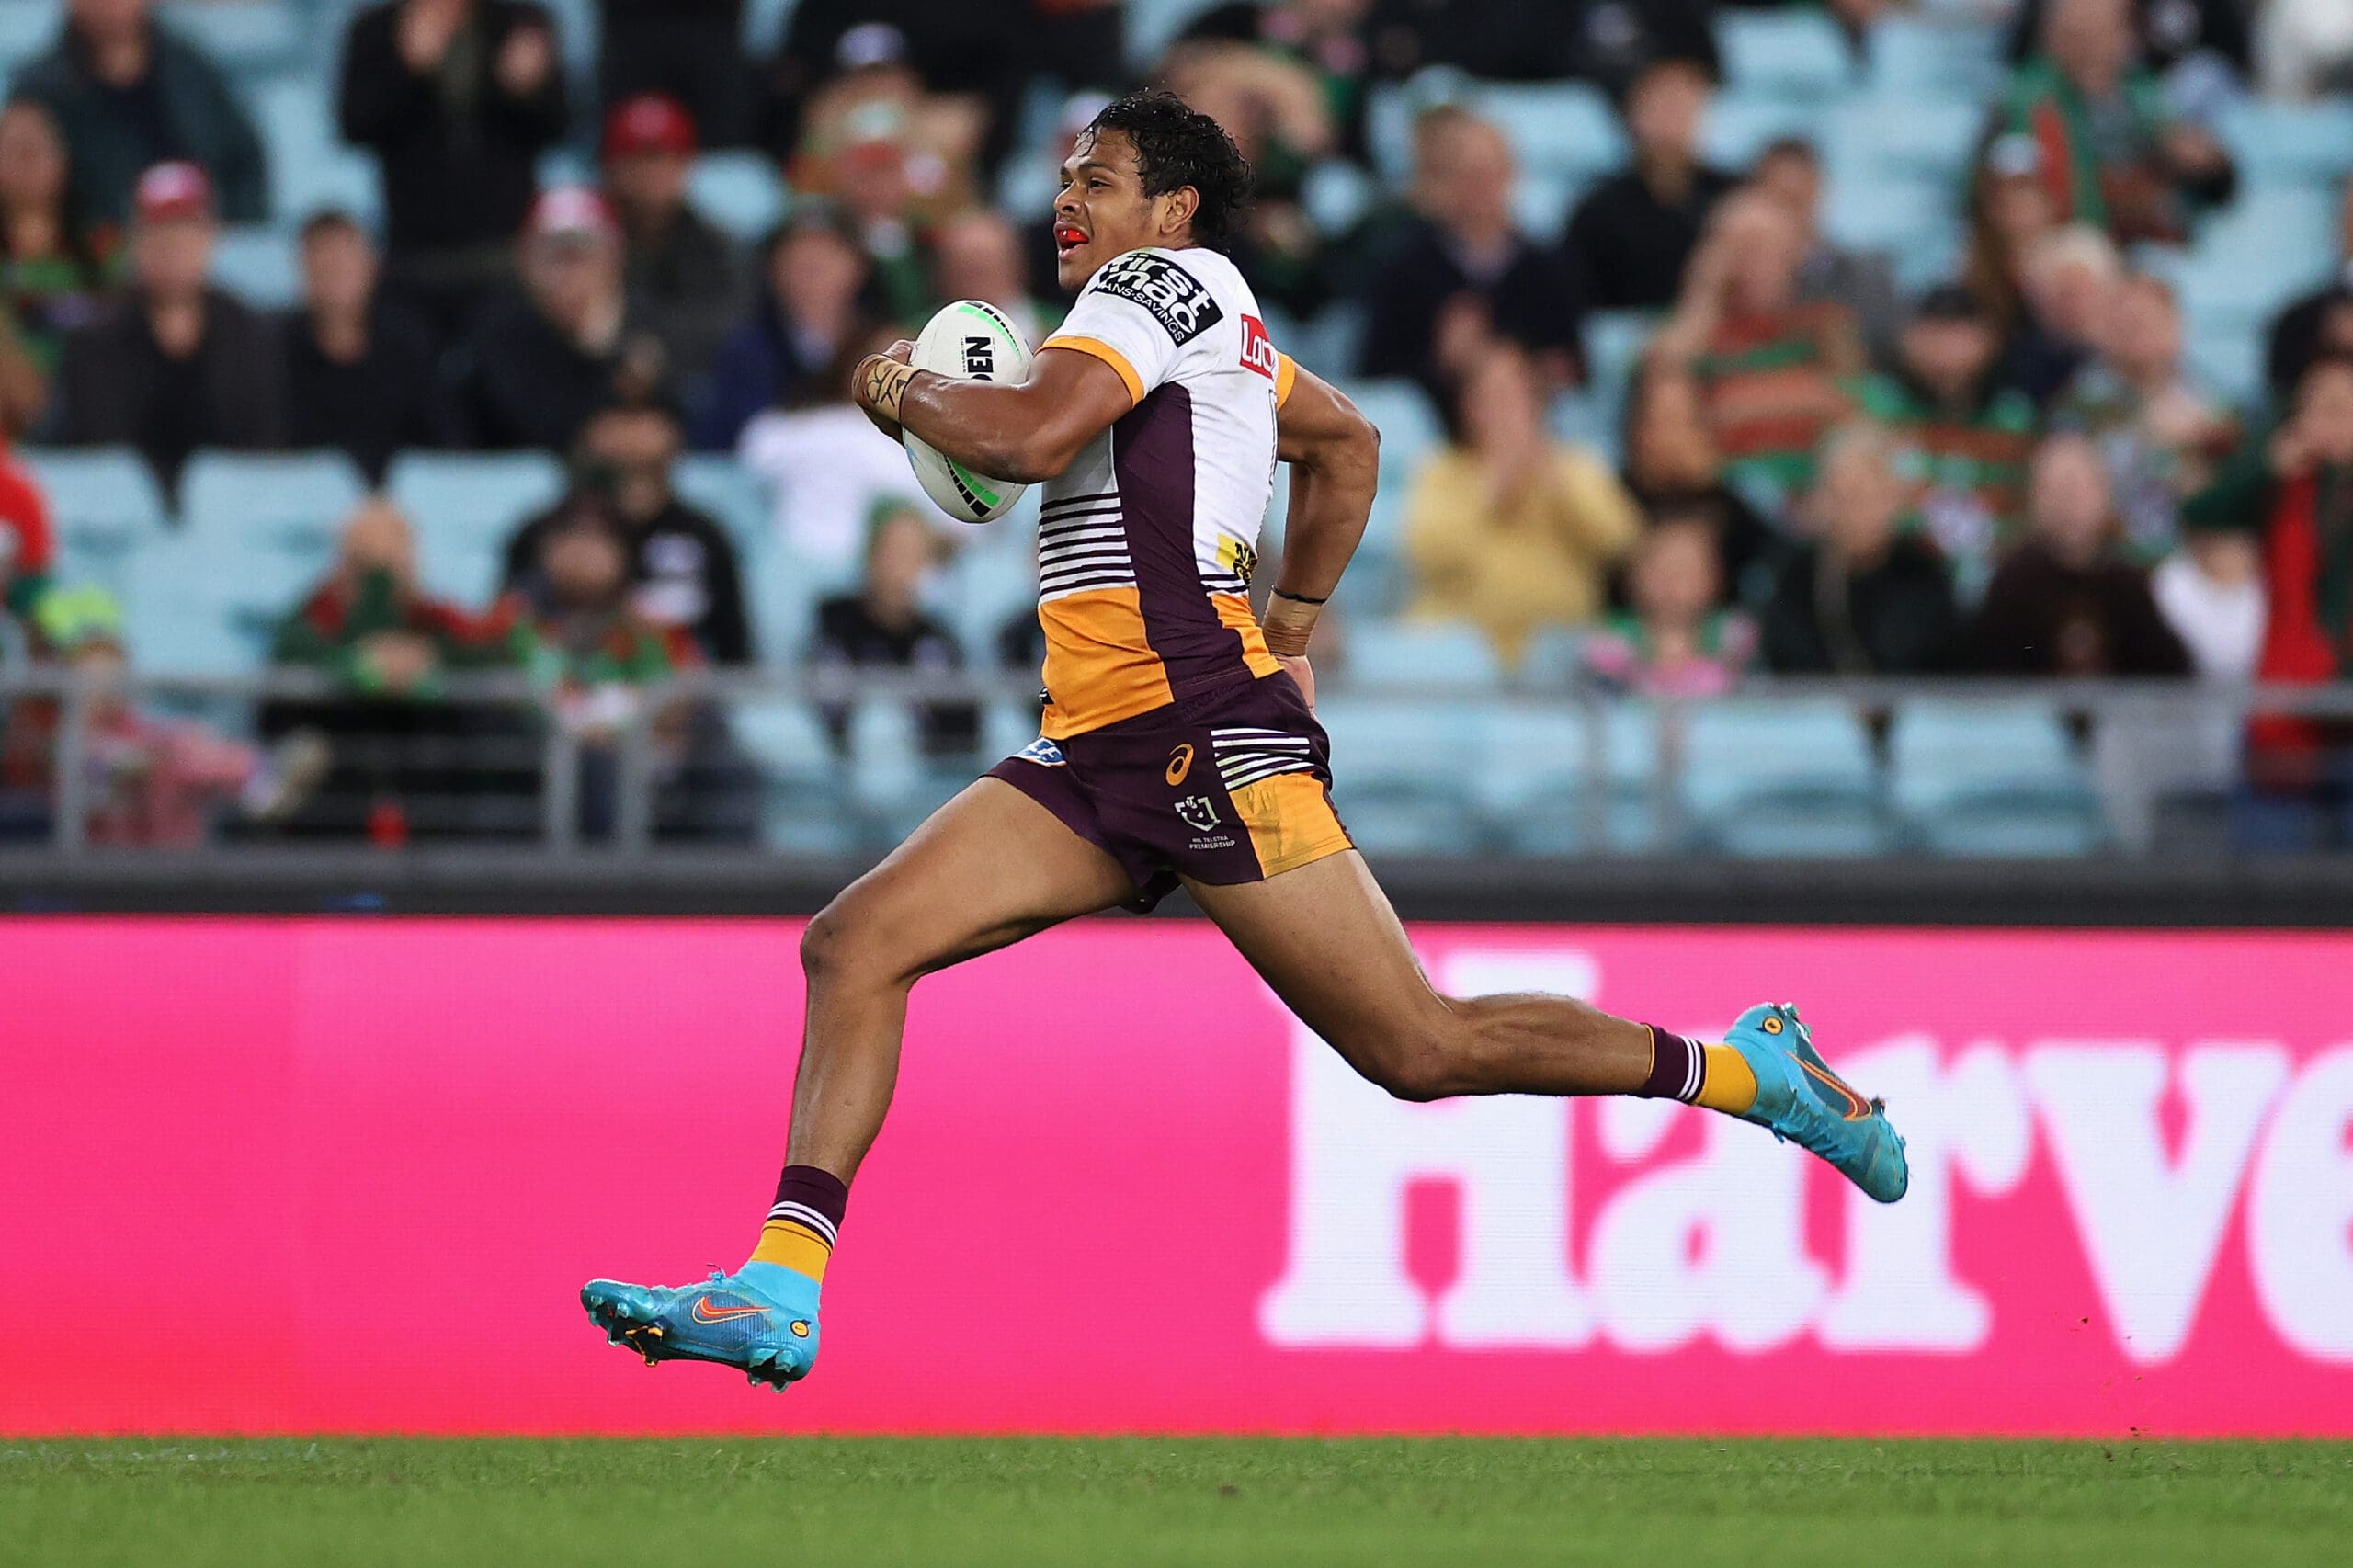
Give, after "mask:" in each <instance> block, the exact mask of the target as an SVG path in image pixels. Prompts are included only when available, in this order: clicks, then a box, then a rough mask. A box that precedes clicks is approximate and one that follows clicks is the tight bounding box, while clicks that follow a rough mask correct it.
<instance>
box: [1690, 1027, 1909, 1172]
mask: <svg viewBox="0 0 2353 1568" xmlns="http://www.w3.org/2000/svg"><path fill="white" fill-rule="evenodd" d="M1724 1043H1725V1044H1727V1045H1729V1046H1731V1047H1732V1048H1733V1050H1734V1051H1739V1052H1740V1054H1741V1058H1742V1060H1744V1061H1745V1062H1747V1063H1748V1070H1749V1071H1750V1072H1752V1073H1754V1074H1756V1104H1755V1105H1753V1106H1751V1107H1750V1108H1748V1110H1747V1112H1746V1113H1745V1119H1746V1120H1749V1121H1753V1122H1756V1124H1757V1125H1758V1126H1760V1127H1765V1128H1769V1129H1771V1130H1772V1133H1773V1136H1774V1137H1776V1138H1779V1139H1783V1140H1786V1141H1787V1142H1791V1143H1795V1144H1796V1145H1797V1146H1798V1147H1800V1148H1801V1149H1806V1150H1810V1151H1811V1152H1813V1153H1816V1154H1819V1155H1821V1156H1822V1157H1823V1158H1824V1159H1825V1160H1827V1161H1829V1162H1830V1164H1831V1165H1832V1166H1833V1167H1835V1168H1836V1170H1837V1172H1838V1174H1839V1175H1841V1176H1845V1177H1846V1178H1847V1180H1848V1181H1851V1182H1853V1183H1854V1184H1855V1185H1856V1186H1857V1187H1861V1188H1862V1189H1863V1190H1864V1191H1865V1192H1867V1193H1869V1194H1870V1196H1871V1197H1872V1198H1874V1199H1878V1200H1879V1201H1880V1202H1881V1203H1893V1202H1894V1201H1895V1200H1896V1199H1899V1198H1901V1197H1903V1196H1904V1188H1905V1187H1909V1186H1910V1185H1911V1182H1912V1168H1911V1166H1910V1165H1906V1164H1905V1163H1904V1140H1903V1139H1901V1138H1899V1137H1897V1136H1896V1133H1895V1129H1894V1128H1893V1126H1892V1125H1890V1124H1889V1122H1888V1119H1887V1107H1886V1106H1885V1105H1884V1104H1883V1103H1882V1102H1881V1101H1879V1100H1867V1099H1865V1098H1864V1097H1863V1096H1860V1095H1859V1094H1857V1093H1856V1092H1855V1091H1854V1090H1853V1089H1851V1088H1849V1087H1848V1086H1847V1081H1846V1080H1845V1079H1843V1078H1841V1077H1839V1076H1838V1074H1836V1073H1833V1072H1832V1071H1831V1070H1830V1064H1829V1063H1828V1062H1824V1061H1823V1060H1822V1057H1821V1055H1820V1053H1819V1052H1817V1051H1815V1050H1814V1049H1813V1036H1812V1035H1811V1034H1809V1033H1808V1032H1807V1030H1806V1027H1805V1026H1804V1025H1803V1024H1802V1023H1800V1022H1798V1010H1797V1008H1796V1007H1795V1006H1791V1005H1790V1004H1789V1003H1786V1002H1783V1003H1779V1004H1775V1003H1762V1004H1759V1005H1758V1006H1754V1007H1751V1008H1750V1009H1748V1011H1746V1012H1745V1013H1743V1014H1742V1015H1741V1016H1740V1021H1739V1022H1737V1023H1735V1024H1733V1027H1732V1032H1731V1033H1730V1034H1728V1035H1726V1036H1725V1037H1724Z"/></svg>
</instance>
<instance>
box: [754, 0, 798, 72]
mask: <svg viewBox="0 0 2353 1568" xmlns="http://www.w3.org/2000/svg"><path fill="white" fill-rule="evenodd" d="M800 5H801V0H750V4H748V5H746V6H745V7H744V44H745V51H746V52H748V53H749V54H750V55H751V57H752V58H753V59H755V60H766V59H767V58H768V57H769V56H771V55H773V54H774V53H776V51H777V49H778V48H779V46H780V45H781V44H782V43H783V42H784V35H785V32H786V30H787V29H788V28H790V27H791V25H792V13H793V12H794V11H795V10H797V9H799V8H800Z"/></svg>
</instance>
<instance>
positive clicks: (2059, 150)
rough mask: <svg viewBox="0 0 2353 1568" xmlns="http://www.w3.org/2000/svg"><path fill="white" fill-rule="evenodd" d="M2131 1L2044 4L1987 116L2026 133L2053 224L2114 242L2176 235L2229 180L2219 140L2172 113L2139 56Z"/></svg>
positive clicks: (2232, 184) (2225, 196) (2224, 193)
mask: <svg viewBox="0 0 2353 1568" xmlns="http://www.w3.org/2000/svg"><path fill="white" fill-rule="evenodd" d="M2040 36H2041V51H2040V53H2039V54H2038V55H2037V56H2036V57H2035V58H2034V59H2032V60H2031V61H2029V62H2027V63H2026V64H2024V65H2022V66H2020V67H2019V68H2018V71H2017V72H2016V73H2015V74H2013V75H2012V77H2011V80H2010V85H2009V90H2008V92H2007V93H2006V95H2005V97H2004V98H2003V102H2002V105H2001V108H2000V111H1999V118H2000V121H2001V124H2002V127H2003V129H2004V130H2006V131H2012V132H2016V133H2018V134H2021V135H2027V136H2031V137H2032V138H2034V141H2035V143H2036V145H2037V147H2038V149H2039V150H2040V154H2041V174H2042V179H2043V183H2044V186H2045V187H2046V188H2047V189H2048V190H2049V191H2050V193H2051V199H2052V207H2053V210H2055V211H2056V212H2057V214H2058V216H2059V219H2060V221H2061V222H2086V223H2091V224H2094V225H2096V226H2098V227H2100V228H2104V229H2106V230H2107V231H2108V232H2109V233H2110V234H2111V235H2112V236H2113V237H2114V238H2115V239H2116V240H2117V241H2118V242H2119V243H2120V244H2122V243H2125V242H2129V241H2133V240H2165V241H2179V240H2182V239H2184V238H2186V237H2187V236H2188V233H2189V225H2190V221H2191V219H2192V218H2193V217H2195V216H2196V215H2197V214H2198V213H2199V212H2200V211H2202V210H2205V209H2207V208H2210V207H2212V206H2215V205H2217V204H2219V203H2221V202H2224V201H2227V200H2229V199H2230V198H2231V195H2232V192H2233V191H2234V189H2235V188H2236V186H2237V180H2238V175H2237V171H2236V170H2235V169H2234V168H2233V166H2232V165H2231V160H2230V155H2229V154H2228V153H2225V152H2224V151H2223V150H2222V143H2221V142H2218V141H2216V140H2215V139H2214V137H2213V135H2212V134H2211V132H2209V131H2206V130H2205V129H2204V128H2203V127H2201V126H2199V125H2197V124H2195V123H2193V122H2191V121H2189V120H2188V119H2183V118H2180V117H2179V116H2178V115H2177V113H2176V111H2175V110H2174V108H2172V107H2171V106H2169V105H2168V104H2167V102H2166V101H2165V90H2164V88H2163V87H2162V85H2160V84H2159V83H2158V81H2157V79H2156V77H2155V76H2154V75H2153V74H2151V73H2150V72H2149V70H2148V68H2147V66H2146V65H2144V64H2143V63H2142V62H2141V60H2140V57H2139V56H2140V40H2138V39H2137V38H2136V37H2135V36H2134V34H2133V28H2132V17H2131V0H2052V5H2051V6H2050V9H2049V11H2048V12H2047V13H2046V14H2045V17H2044V19H2043V25H2042V29H2041V35H2040Z"/></svg>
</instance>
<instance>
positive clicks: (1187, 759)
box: [1163, 746, 1193, 784]
mask: <svg viewBox="0 0 2353 1568" xmlns="http://www.w3.org/2000/svg"><path fill="white" fill-rule="evenodd" d="M1192 771H1193V748H1192V747H1191V746H1178V747H1177V748H1176V750H1175V751H1172V752H1170V753H1169V754H1168V771H1167V773H1165V775H1163V777H1165V778H1166V779H1167V780H1168V782H1169V783H1171V784H1182V783H1183V782H1185V778H1186V776H1187V775H1188V774H1189V773H1191V772H1192Z"/></svg>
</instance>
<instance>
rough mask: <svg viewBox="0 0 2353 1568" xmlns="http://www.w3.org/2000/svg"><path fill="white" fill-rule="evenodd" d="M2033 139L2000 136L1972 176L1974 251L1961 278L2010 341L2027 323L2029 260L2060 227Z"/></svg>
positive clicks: (1971, 238) (1971, 243)
mask: <svg viewBox="0 0 2353 1568" xmlns="http://www.w3.org/2000/svg"><path fill="white" fill-rule="evenodd" d="M2041 169H2042V153H2041V151H2040V149H2039V148H2038V147H2037V146H2036V145H2035V143H2034V139H2033V138H2032V137H2030V136H1999V137H1996V138H1995V139H1994V141H1993V142H1990V143H1988V144H1987V146H1986V149H1985V155H1984V158H1983V159H1981V160H1980V161H1979V162H1978V165H1977V166H1976V168H1975V170H1974V171H1973V172H1972V175H1971V176H1970V187H1969V253H1968V260H1967V262H1966V264H1965V266H1964V267H1963V269H1962V274H1961V279H1962V281H1963V282H1964V283H1965V284H1966V285H1967V286H1968V288H1969V291H1970V292H1971V293H1972V294H1974V295H1976V296H1977V297H1978V298H1979V299H1981V300H1983V301H1985V305H1986V308H1987V309H1988V310H1990V311H1991V312H1993V316H1994V322H1995V325H1996V326H1998V327H1999V328H2000V329H2001V333H2002V336H2003V338H2004V340H2005V341H2006V340H2007V339H2008V338H2009V336H2010V335H2011V334H2013V333H2015V332H2017V331H2018V329H2019V328H2020V327H2021V326H2023V325H2024V324H2025V323H2026V321H2027V317H2028V310H2027V288H2026V264H2027V257H2028V256H2029V255H2030V254H2031V253H2032V251H2033V250H2034V247H2035V246H2036V244H2038V243H2040V240H2041V239H2042V236H2043V235H2045V234H2048V233H2051V232H2052V230H2054V229H2056V228H2057V227H2058V226H2059V222H2058V219H2057V217H2056V215H2055V213H2054V210H2053V209H2052V203H2051V192H2050V191H2049V189H2047V188H2046V187H2044V185H2043V183H2042V175H2041Z"/></svg>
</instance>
